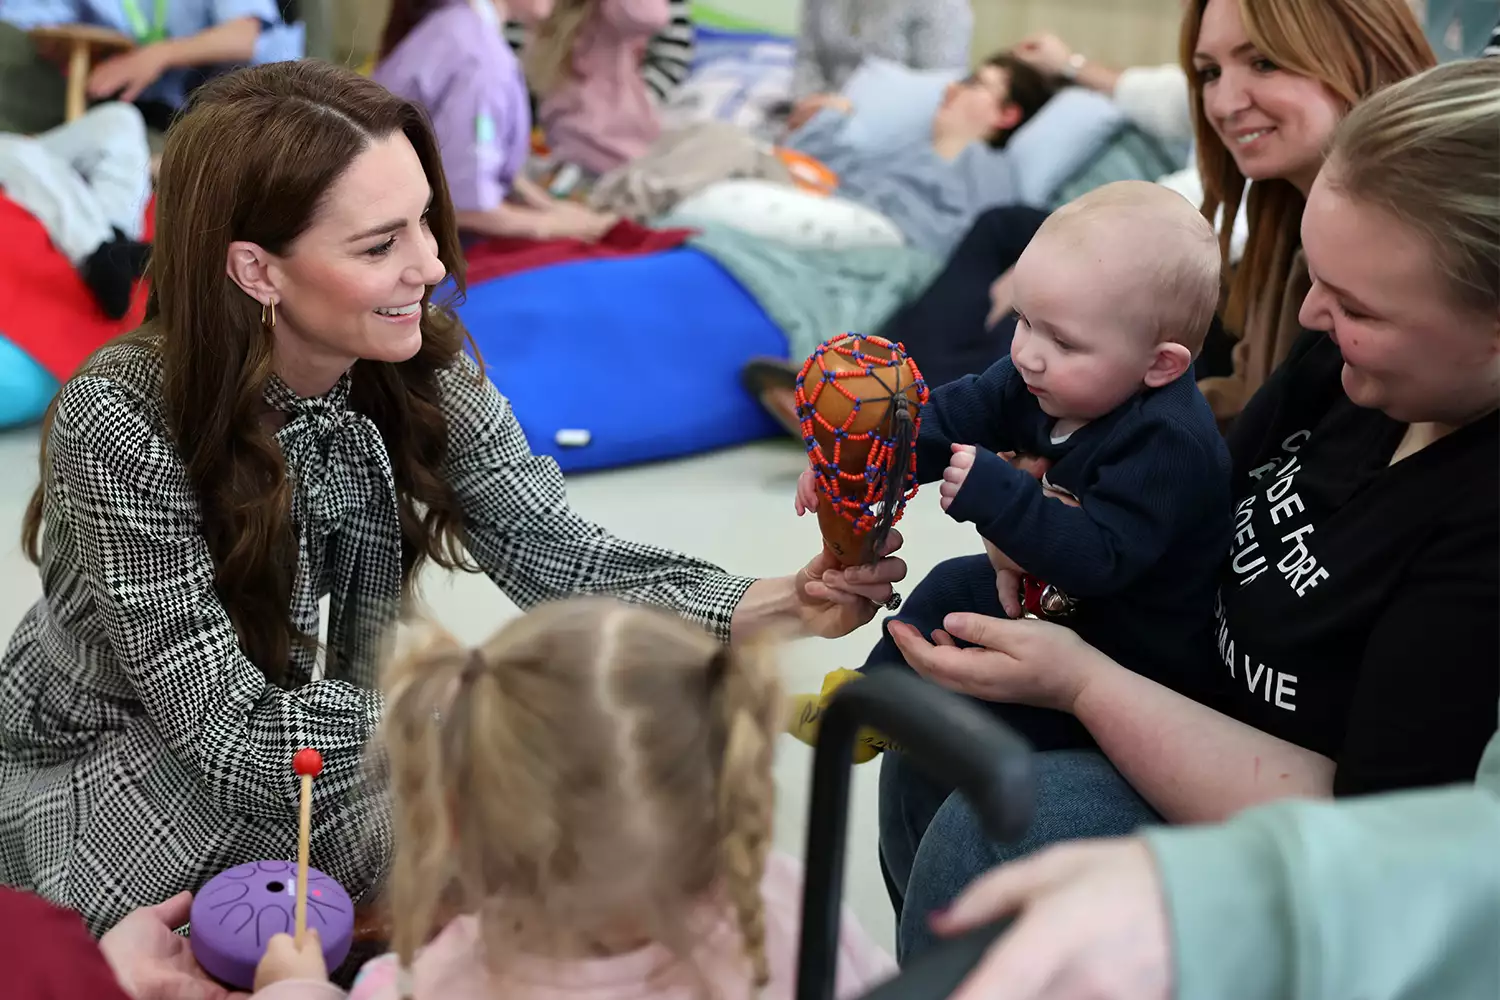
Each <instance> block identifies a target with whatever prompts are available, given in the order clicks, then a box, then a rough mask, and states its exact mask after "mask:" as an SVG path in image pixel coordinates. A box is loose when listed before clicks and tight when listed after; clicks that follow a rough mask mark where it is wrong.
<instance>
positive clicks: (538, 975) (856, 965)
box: [255, 854, 896, 1000]
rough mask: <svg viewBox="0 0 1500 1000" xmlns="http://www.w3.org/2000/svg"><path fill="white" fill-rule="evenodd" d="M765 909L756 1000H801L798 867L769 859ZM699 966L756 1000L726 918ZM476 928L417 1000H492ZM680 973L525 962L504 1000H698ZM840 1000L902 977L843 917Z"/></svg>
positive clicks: (636, 956) (634, 966) (378, 986)
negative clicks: (765, 970) (765, 972)
mask: <svg viewBox="0 0 1500 1000" xmlns="http://www.w3.org/2000/svg"><path fill="white" fill-rule="evenodd" d="M761 893H762V895H763V896H764V898H765V901H766V958H767V960H768V961H769V964H770V971H771V981H770V983H768V984H767V986H766V988H765V990H764V992H762V993H761V994H760V997H762V998H764V1000H791V998H792V997H793V996H794V995H795V993H796V982H797V944H798V934H799V933H800V932H801V911H802V866H801V865H800V864H798V863H797V862H796V861H794V860H792V859H791V858H789V857H787V856H786V855H782V854H772V856H771V858H770V859H769V861H768V863H767V865H766V877H765V879H764V881H763V882H762V883H761ZM711 924H712V927H711V929H710V931H709V932H708V933H707V934H706V935H705V937H704V939H703V945H702V949H701V951H700V952H699V957H698V964H699V966H700V968H701V970H702V972H703V974H704V975H705V976H707V977H708V979H709V980H710V981H711V982H712V983H713V984H714V985H715V986H716V987H718V989H719V991H720V993H719V996H720V998H721V1000H752V993H751V990H750V982H749V974H748V970H747V969H746V968H745V965H744V962H743V960H742V958H741V956H740V947H739V935H738V933H737V932H736V931H735V930H734V925H733V922H732V921H731V920H730V919H728V915H720V916H718V917H716V918H715V919H713V920H712V921H711ZM478 944H479V939H478V924H477V922H476V921H475V920H474V918H473V917H460V918H459V919H458V920H455V921H454V922H453V923H451V924H449V925H448V926H447V927H445V928H444V929H443V931H442V933H441V934H439V935H438V936H437V937H436V938H435V939H434V940H433V942H432V943H431V944H430V945H428V946H427V947H426V948H424V949H422V951H421V952H420V953H419V954H418V955H417V960H416V963H415V967H414V973H415V974H414V976H413V981H414V983H415V990H414V991H413V996H414V997H415V998H416V1000H435V998H439V997H440V998H442V1000H496V998H497V997H498V993H497V992H496V988H495V986H494V985H493V984H492V983H490V982H489V981H488V979H487V977H486V974H485V971H484V967H483V965H482V963H481V961H480V958H479V954H478ZM678 965H679V963H677V961H676V960H675V959H674V958H673V956H672V955H671V954H670V953H669V952H668V951H667V950H666V949H665V948H663V947H661V946H659V945H651V946H648V947H646V948H642V949H641V950H640V951H635V952H631V953H630V954H627V955H617V956H615V957H613V958H603V959H585V960H579V961H573V962H557V961H549V960H542V959H527V960H526V961H525V962H524V963H521V964H520V965H518V966H516V967H515V968H513V969H512V970H511V971H513V972H514V974H515V977H516V980H517V981H516V982H512V983H507V986H509V987H511V988H508V989H507V990H506V993H505V1000H697V991H696V989H695V980H694V979H693V978H692V977H691V976H690V975H687V974H673V973H674V971H677V969H678ZM835 968H836V975H837V983H836V995H837V996H838V997H839V998H840V1000H845V998H849V997H856V996H860V995H862V994H864V993H865V992H867V991H869V990H870V989H871V988H872V987H874V986H876V985H877V984H879V983H881V982H883V981H885V980H886V979H889V978H890V977H891V976H893V975H895V973H896V963H895V962H894V961H893V960H892V959H891V957H890V956H889V955H887V954H886V953H885V952H884V951H882V950H881V949H880V948H879V947H877V946H876V944H875V943H874V942H873V941H872V940H871V939H870V937H869V936H868V935H867V934H865V932H864V930H863V929H861V928H860V926H859V924H857V923H856V922H855V920H854V917H853V915H852V914H850V913H849V911H848V909H847V908H845V910H844V913H843V926H842V929H841V931H840V934H839V953H838V961H837V964H836V966H835ZM340 995H341V993H340V991H338V990H337V989H335V988H334V987H331V986H329V985H328V984H327V983H310V982H285V983H277V984H276V985H275V986H272V987H270V988H268V989H265V990H262V991H260V992H259V993H256V994H255V998H256V1000H323V998H325V997H337V996H340ZM400 997H401V992H400V985H399V982H398V965H397V962H396V958H395V956H394V955H382V956H381V957H380V958H377V959H375V960H373V961H372V962H370V963H369V964H368V965H366V966H365V967H364V968H363V969H362V970H360V974H359V978H358V979H357V980H356V981H355V983H354V990H353V992H352V993H351V994H350V1000H399V998H400Z"/></svg>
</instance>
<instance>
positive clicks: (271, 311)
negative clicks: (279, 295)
mask: <svg viewBox="0 0 1500 1000" xmlns="http://www.w3.org/2000/svg"><path fill="white" fill-rule="evenodd" d="M260 325H261V326H263V327H265V328H266V329H267V330H274V329H276V300H275V299H272V300H271V301H269V302H262V303H261V304H260Z"/></svg>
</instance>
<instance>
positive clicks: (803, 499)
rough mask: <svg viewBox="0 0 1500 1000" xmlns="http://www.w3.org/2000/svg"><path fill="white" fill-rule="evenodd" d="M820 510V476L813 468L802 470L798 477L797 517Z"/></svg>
mask: <svg viewBox="0 0 1500 1000" xmlns="http://www.w3.org/2000/svg"><path fill="white" fill-rule="evenodd" d="M817 509H818V474H817V473H816V472H814V471H813V470H812V469H811V468H806V469H803V470H802V475H800V476H798V477H797V516H798V517H801V516H802V515H803V514H808V513H811V512H812V511H815V510H817Z"/></svg>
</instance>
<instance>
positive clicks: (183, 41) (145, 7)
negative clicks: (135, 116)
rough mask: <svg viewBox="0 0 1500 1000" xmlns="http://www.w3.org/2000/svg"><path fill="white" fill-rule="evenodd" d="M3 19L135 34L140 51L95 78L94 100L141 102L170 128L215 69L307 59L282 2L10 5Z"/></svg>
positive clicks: (107, 63)
mask: <svg viewBox="0 0 1500 1000" xmlns="http://www.w3.org/2000/svg"><path fill="white" fill-rule="evenodd" d="M0 16H3V17H4V19H5V20H6V21H8V22H10V23H11V24H13V25H15V26H16V27H18V28H24V29H26V30H28V31H29V30H31V29H33V28H51V27H60V26H63V25H69V24H88V25H97V26H99V27H103V28H112V29H114V30H115V31H118V32H121V33H123V34H125V35H128V36H130V37H131V38H132V39H134V40H135V42H136V47H135V48H133V49H131V50H129V51H128V52H123V53H121V54H119V55H116V56H111V57H110V58H108V59H105V60H102V61H101V62H99V63H97V64H95V66H94V68H93V69H92V70H91V71H90V72H89V82H88V94H89V97H90V98H92V99H94V100H104V99H106V98H111V97H114V98H118V99H120V100H122V101H126V102H130V103H135V102H140V103H141V104H142V105H143V110H145V111H146V112H147V122H148V123H149V124H150V125H152V126H153V127H157V128H161V129H163V130H165V127H166V124H167V122H168V121H169V120H170V118H171V113H172V112H173V111H175V110H176V109H177V108H178V107H180V106H181V105H182V103H183V101H184V100H185V99H186V98H187V94H188V92H189V91H190V90H192V89H193V87H194V86H196V85H197V84H198V83H200V82H202V80H203V79H204V78H205V77H206V76H209V75H211V74H212V73H213V72H214V71H215V70H217V69H221V68H224V67H226V66H231V65H235V64H246V63H267V62H279V61H281V60H284V59H300V58H301V57H302V47H303V28H302V26H301V25H289V24H287V23H286V22H285V21H283V20H282V18H281V13H280V11H279V10H278V3H277V0H5V3H4V4H3V5H0ZM61 120H62V109H61V108H59V109H58V121H59V122H61Z"/></svg>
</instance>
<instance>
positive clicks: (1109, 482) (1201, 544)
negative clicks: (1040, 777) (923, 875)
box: [790, 182, 1231, 759]
mask: <svg viewBox="0 0 1500 1000" xmlns="http://www.w3.org/2000/svg"><path fill="white" fill-rule="evenodd" d="M1013 280H1014V292H1015V303H1016V312H1017V319H1018V322H1017V326H1016V334H1015V339H1014V341H1013V342H1012V344H1011V352H1010V357H1008V358H1003V359H1001V360H1000V361H998V362H996V363H995V364H994V365H993V366H991V367H990V369H989V370H988V371H986V372H984V373H983V374H982V375H969V376H966V377H964V378H962V379H959V380H958V381H955V382H951V383H949V384H947V385H944V386H941V387H939V388H937V389H935V390H934V391H933V393H932V397H931V400H930V401H929V403H928V404H927V406H926V407H925V408H924V409H923V411H922V428H921V434H920V435H919V438H918V442H917V477H918V480H919V481H920V482H924V483H926V482H932V481H934V480H938V479H941V480H942V486H941V487H940V495H941V503H942V506H943V509H944V510H945V511H947V513H948V515H949V516H950V517H953V518H956V519H957V520H959V521H966V522H970V523H972V524H974V526H975V527H976V528H977V529H978V531H979V534H980V536H981V537H982V538H983V539H984V540H985V541H986V542H987V543H988V545H987V548H989V550H990V556H991V562H992V563H993V565H994V567H995V569H997V570H1001V571H1002V572H1001V573H1000V579H1001V580H1002V581H1008V582H1009V584H1012V585H1013V584H1014V582H1015V580H1016V579H1017V577H1016V576H1014V575H1012V573H1011V572H1006V571H1020V572H1024V573H1025V574H1027V575H1028V576H1030V577H1031V578H1033V579H1035V580H1037V581H1040V582H1042V583H1045V584H1050V585H1051V586H1053V587H1055V588H1056V589H1058V590H1060V591H1062V592H1063V593H1064V594H1065V595H1066V596H1067V598H1069V599H1070V600H1069V603H1070V604H1072V605H1073V610H1072V612H1071V614H1069V616H1068V617H1067V618H1066V619H1065V622H1066V624H1067V625H1069V626H1070V627H1072V628H1073V629H1075V630H1076V631H1077V632H1078V633H1079V634H1080V635H1081V636H1083V637H1084V638H1085V639H1087V640H1088V641H1089V643H1090V644H1092V645H1093V646H1095V647H1096V648H1098V649H1099V650H1101V651H1102V652H1104V653H1106V654H1108V655H1109V656H1111V657H1112V658H1114V659H1115V660H1117V661H1118V662H1120V663H1121V664H1123V665H1125V666H1127V667H1130V668H1131V669H1133V670H1136V671H1137V672H1139V673H1141V674H1144V675H1146V676H1149V677H1151V678H1153V679H1155V680H1157V681H1159V682H1160V683H1162V684H1165V685H1167V686H1169V687H1173V688H1177V689H1179V690H1180V689H1182V688H1183V687H1184V686H1185V685H1189V684H1193V683H1201V678H1199V677H1198V675H1199V674H1201V670H1202V668H1203V665H1204V664H1207V663H1210V662H1211V652H1212V648H1211V641H1212V640H1211V632H1210V626H1211V623H1212V620H1213V601H1214V593H1215V588H1216V586H1217V577H1218V571H1219V569H1220V565H1221V563H1222V562H1223V559H1224V554H1225V553H1226V552H1227V551H1228V550H1229V544H1230V535H1231V510H1230V506H1231V504H1230V491H1229V486H1230V482H1229V481H1230V464H1229V453H1228V449H1227V448H1226V447H1225V445H1224V441H1223V439H1222V437H1221V436H1220V433H1219V430H1218V427H1217V425H1216V423H1215V421H1214V417H1213V414H1212V412H1211V411H1210V410H1209V407H1208V404H1207V402H1206V401H1205V400H1204V399H1203V396H1202V394H1201V393H1200V392H1199V391H1198V387H1197V384H1196V383H1195V382H1194V380H1193V378H1192V375H1191V370H1192V365H1193V359H1194V357H1195V356H1196V355H1197V353H1198V351H1199V349H1200V348H1201V347H1202V344H1203V338H1204V335H1205V333H1206V332H1207V330H1208V328H1209V326H1210V324H1211V322H1212V320H1213V315H1214V310H1215V308H1216V306H1217V303H1218V300H1219V288H1220V253H1219V248H1218V244H1217V242H1216V240H1215V238H1214V232H1213V229H1212V227H1211V226H1210V225H1209V223H1208V222H1207V221H1206V220H1205V219H1204V218H1203V216H1202V214H1201V213H1200V212H1198V211H1197V210H1196V209H1195V208H1194V207H1193V206H1192V204H1191V203H1189V202H1188V201H1187V200H1186V199H1184V198H1183V197H1182V196H1181V195H1178V194H1176V193H1175V192H1173V191H1171V190H1169V189H1167V188H1163V187H1159V186H1158V185H1155V184H1149V183H1144V182H1123V183H1117V184H1110V185H1107V186H1105V187H1102V188H1099V189H1097V190H1095V191H1093V192H1090V193H1089V194H1086V195H1084V196H1083V197H1081V198H1079V199H1077V200H1076V201H1074V202H1072V203H1070V204H1068V205H1066V206H1065V207H1063V208H1061V209H1059V210H1058V211H1057V212H1055V213H1054V214H1053V215H1052V216H1051V217H1050V218H1048V220H1047V221H1046V223H1045V224H1043V226H1042V228H1041V229H1040V230H1039V231H1038V232H1037V234H1036V237H1035V238H1034V239H1033V240H1032V241H1031V243H1030V245H1029V246H1028V247H1027V249H1026V252H1025V253H1024V254H1023V255H1022V256H1021V259H1020V260H1019V261H1018V262H1017V264H1016V266H1015V271H1014V279H1013ZM1000 453H1018V454H1025V455H1029V456H1034V457H1036V458H1040V459H1042V460H1044V461H1045V462H1046V463H1047V464H1048V466H1049V468H1048V471H1047V473H1046V474H1045V475H1044V476H1043V477H1042V478H1041V481H1040V482H1038V481H1037V479H1035V478H1033V477H1032V476H1031V475H1029V474H1028V473H1026V472H1024V471H1022V470H1020V469H1019V468H1016V467H1014V466H1013V465H1012V464H1011V463H1009V462H1007V461H1006V459H1005V458H1002V457H1001V454H1000ZM1059 499H1062V500H1064V501H1065V502H1059ZM816 504H817V497H816V494H815V479H814V476H813V473H812V471H811V470H810V469H809V470H808V471H807V472H805V473H803V475H802V477H801V479H800V480H799V482H798V492H797V508H798V513H799V514H800V513H803V512H804V511H806V510H811V509H815V507H816ZM975 558H976V559H977V558H978V557H975ZM970 571H971V572H978V571H979V570H978V569H977V568H976V567H974V566H970ZM985 571H986V572H988V569H987V568H986V569H985ZM950 590H951V592H952V594H953V599H954V600H955V601H956V602H960V603H961V602H963V601H965V600H970V599H971V597H972V595H973V594H974V593H976V592H977V591H976V590H974V589H973V588H969V589H965V588H963V587H953V588H950ZM999 596H1000V601H1001V604H1002V605H1004V606H1008V608H1009V612H1010V613H1012V614H1013V613H1014V612H1015V610H1017V608H1018V607H1019V601H1018V598H1017V595H1016V594H1015V592H1014V591H1011V592H1010V594H1009V595H1006V594H1001V595H999ZM1007 598H1008V599H1007ZM978 603H979V604H984V605H986V606H977V605H975V604H971V605H970V606H952V607H945V608H941V609H939V610H940V612H953V611H974V612H979V613H985V614H1002V613H1005V612H1004V611H1002V610H1001V608H1000V607H996V606H995V604H994V602H993V601H992V600H989V601H984V602H978ZM913 624H914V625H916V626H917V627H918V628H923V626H924V623H923V622H920V621H915V620H913ZM929 627H931V626H929ZM924 631H925V629H924ZM851 676H857V675H856V674H854V672H852V671H836V672H835V673H834V674H832V675H830V676H829V678H828V679H827V681H826V682H825V686H824V694H823V697H826V696H827V695H828V694H829V693H831V691H832V690H833V689H834V688H836V687H837V686H838V685H839V684H840V683H842V682H843V681H845V680H847V679H848V678H849V677H851ZM797 701H798V703H797V704H796V705H794V707H793V715H792V720H793V721H792V723H791V726H790V728H791V730H792V732H793V733H794V735H797V736H798V737H799V738H801V739H804V740H808V741H811V740H813V739H815V738H816V729H817V718H818V716H819V714H820V708H821V705H822V699H821V698H820V697H819V696H811V695H810V696H801V697H800V698H799V699H797ZM1016 714H1017V715H1023V716H1025V717H1026V718H1027V720H1028V722H1030V721H1031V720H1033V719H1034V720H1036V723H1037V724H1036V725H1034V726H1027V725H1023V726H1020V727H1018V728H1021V729H1022V735H1024V736H1026V737H1027V738H1028V739H1030V740H1031V741H1032V743H1033V745H1034V746H1035V747H1036V749H1038V750H1046V749H1063V748H1065V747H1067V746H1070V745H1086V742H1087V737H1086V734H1084V733H1083V732H1082V729H1081V727H1079V726H1077V725H1076V723H1074V722H1073V720H1071V719H1066V720H1063V719H1058V718H1051V717H1055V716H1058V715H1060V713H1044V712H1040V711H1038V712H1037V713H1036V714H1035V715H1029V714H1026V713H1016ZM1006 717H1007V721H1012V722H1013V719H1012V714H1011V713H1009V712H1007V715H1006ZM1013 724H1014V722H1013ZM1028 730H1029V731H1028ZM872 745H873V746H878V745H879V742H878V739H877V740H875V741H874V743H873V744H872ZM872 755H873V750H870V749H866V750H865V751H864V752H863V753H861V754H859V755H858V756H859V757H860V758H861V759H869V757H870V756H872Z"/></svg>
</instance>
